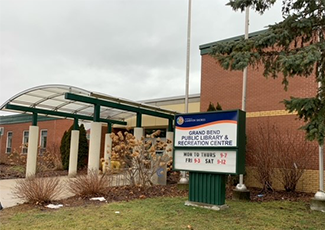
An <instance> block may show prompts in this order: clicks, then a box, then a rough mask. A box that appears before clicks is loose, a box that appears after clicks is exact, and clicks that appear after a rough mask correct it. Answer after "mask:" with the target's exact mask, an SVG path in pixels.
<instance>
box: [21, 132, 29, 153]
mask: <svg viewBox="0 0 325 230" xmlns="http://www.w3.org/2000/svg"><path fill="white" fill-rule="evenodd" d="M28 137H29V131H24V132H23V146H22V148H21V149H22V153H24V154H26V153H27V150H28V148H27V144H28Z"/></svg>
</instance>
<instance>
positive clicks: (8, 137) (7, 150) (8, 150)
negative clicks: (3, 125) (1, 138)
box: [6, 131, 12, 153]
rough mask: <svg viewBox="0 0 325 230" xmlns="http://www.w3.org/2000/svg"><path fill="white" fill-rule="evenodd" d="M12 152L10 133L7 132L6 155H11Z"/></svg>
mask: <svg viewBox="0 0 325 230" xmlns="http://www.w3.org/2000/svg"><path fill="white" fill-rule="evenodd" d="M11 150H12V132H11V131H10V132H7V147H6V153H11Z"/></svg>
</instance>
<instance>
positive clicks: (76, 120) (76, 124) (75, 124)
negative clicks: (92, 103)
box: [73, 118, 79, 130]
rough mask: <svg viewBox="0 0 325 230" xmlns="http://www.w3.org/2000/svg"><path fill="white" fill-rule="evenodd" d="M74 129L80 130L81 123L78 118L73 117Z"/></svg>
mask: <svg viewBox="0 0 325 230" xmlns="http://www.w3.org/2000/svg"><path fill="white" fill-rule="evenodd" d="M73 130H79V124H78V119H77V118H74V119H73Z"/></svg>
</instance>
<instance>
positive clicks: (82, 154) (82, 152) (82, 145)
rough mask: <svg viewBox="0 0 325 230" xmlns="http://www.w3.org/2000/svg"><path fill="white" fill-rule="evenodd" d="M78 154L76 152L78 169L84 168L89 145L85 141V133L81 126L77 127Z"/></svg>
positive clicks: (83, 127)
mask: <svg viewBox="0 0 325 230" xmlns="http://www.w3.org/2000/svg"><path fill="white" fill-rule="evenodd" d="M79 131H80V133H79V152H78V168H79V169H82V168H85V167H86V165H87V160H88V151H89V144H88V140H87V132H86V129H85V126H84V125H83V124H81V125H80V127H79Z"/></svg>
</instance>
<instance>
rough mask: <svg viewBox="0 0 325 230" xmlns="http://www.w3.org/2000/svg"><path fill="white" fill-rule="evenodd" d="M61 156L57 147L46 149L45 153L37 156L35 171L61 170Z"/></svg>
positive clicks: (52, 146)
mask: <svg viewBox="0 0 325 230" xmlns="http://www.w3.org/2000/svg"><path fill="white" fill-rule="evenodd" d="M61 169H62V162H61V154H60V148H59V146H58V145H56V144H53V145H51V146H48V147H46V151H45V152H43V153H42V154H41V155H38V156H37V171H38V172H44V171H50V170H61Z"/></svg>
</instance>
